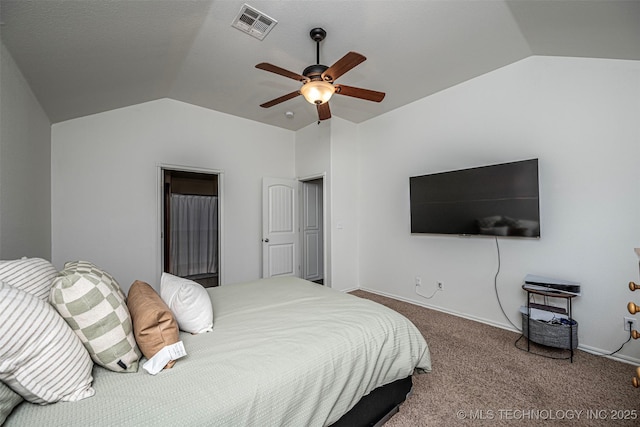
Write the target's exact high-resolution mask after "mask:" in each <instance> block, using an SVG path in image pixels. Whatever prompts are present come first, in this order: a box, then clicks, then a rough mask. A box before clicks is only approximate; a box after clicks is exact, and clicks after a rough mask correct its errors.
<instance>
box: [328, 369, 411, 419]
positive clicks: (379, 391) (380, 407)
mask: <svg viewBox="0 0 640 427" xmlns="http://www.w3.org/2000/svg"><path fill="white" fill-rule="evenodd" d="M412 386H413V382H412V381H411V376H408V377H406V378H403V379H400V380H396V381H394V382H392V383H389V384H387V385H384V386H382V387H378V388H376V389H375V390H373V391H372V392H371V393H369V394H368V395H366V396H364V397H363V398H362V399H360V400H359V401H358V403H356V405H355V406H354V407H353V408H351V410H350V411H349V412H347V413H346V414H344V415H343V416H342V418H340V419H339V420H338V421H336V422H335V423H334V424H331V427H365V426H367V427H371V426H381V425H382V424H384V423H385V422H386V421H387V420H388V419H389V418H391V417H392V416H393V415H394V414H395V413H396V412H398V407H399V406H400V404H401V403H402V402H404V401H405V399H406V398H407V395H408V394H409V392H410V391H411V387H412Z"/></svg>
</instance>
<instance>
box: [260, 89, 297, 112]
mask: <svg viewBox="0 0 640 427" xmlns="http://www.w3.org/2000/svg"><path fill="white" fill-rule="evenodd" d="M298 95H300V91H299V90H297V91H295V92H291V93H288V94H286V95H282V96H281V97H279V98H276V99H272V100H271V101H269V102H265V103H264V104H260V106H261V107H262V108H269V107H273V106H274V105H277V104H280V103H281V102H284V101H288V100H290V99H291V98H295V97H296V96H298Z"/></svg>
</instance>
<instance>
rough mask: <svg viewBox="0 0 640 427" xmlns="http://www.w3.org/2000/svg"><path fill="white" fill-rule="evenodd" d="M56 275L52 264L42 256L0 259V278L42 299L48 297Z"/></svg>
mask: <svg viewBox="0 0 640 427" xmlns="http://www.w3.org/2000/svg"><path fill="white" fill-rule="evenodd" d="M57 275H58V270H56V268H55V267H54V266H53V264H51V263H50V262H49V261H47V260H46V259H42V258H26V257H25V258H21V259H14V260H10V261H0V280H2V281H4V282H5V283H7V284H9V285H11V286H13V287H14V288H17V289H20V290H23V291H25V292H29V293H30V294H31V295H35V296H37V297H38V298H40V299H41V300H44V301H46V300H47V299H49V290H50V289H51V283H52V282H53V279H55V277H56V276H57Z"/></svg>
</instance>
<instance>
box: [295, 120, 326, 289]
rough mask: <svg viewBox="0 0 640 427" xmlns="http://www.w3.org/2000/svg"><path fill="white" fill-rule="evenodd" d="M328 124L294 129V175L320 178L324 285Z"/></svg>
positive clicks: (322, 123) (305, 177)
mask: <svg viewBox="0 0 640 427" xmlns="http://www.w3.org/2000/svg"><path fill="white" fill-rule="evenodd" d="M331 126H332V121H331V120H329V121H324V122H321V123H320V124H316V123H313V124H310V125H309V126H306V127H304V128H302V129H300V130H299V131H297V132H296V136H295V141H296V142H295V159H296V160H295V161H296V177H297V178H298V179H303V180H304V179H308V178H310V177H320V176H322V177H323V185H324V192H323V195H324V196H323V197H324V203H323V209H324V212H325V215H323V221H324V224H323V226H324V227H323V229H324V236H323V237H324V242H323V243H324V260H323V261H324V284H325V286H329V287H333V273H332V262H331V258H332V256H333V255H332V244H331V242H332V232H331V231H332V230H331V206H332V203H331V201H332V188H331V182H332V178H331Z"/></svg>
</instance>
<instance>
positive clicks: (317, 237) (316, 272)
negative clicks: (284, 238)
mask: <svg viewBox="0 0 640 427" xmlns="http://www.w3.org/2000/svg"><path fill="white" fill-rule="evenodd" d="M301 185H302V197H301V198H300V202H301V209H300V212H301V217H302V218H301V221H300V229H301V233H300V234H301V237H300V239H301V241H302V245H301V246H302V272H301V273H302V278H303V279H306V280H310V281H312V282H316V283H320V284H324V281H325V277H324V225H323V224H324V188H323V187H324V179H323V178H315V179H310V180H304V181H301Z"/></svg>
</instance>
